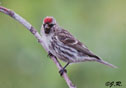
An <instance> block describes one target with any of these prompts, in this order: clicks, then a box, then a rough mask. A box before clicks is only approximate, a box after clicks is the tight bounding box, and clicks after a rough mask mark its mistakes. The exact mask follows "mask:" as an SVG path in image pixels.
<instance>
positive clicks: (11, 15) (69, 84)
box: [0, 6, 76, 88]
mask: <svg viewBox="0 0 126 88" xmlns="http://www.w3.org/2000/svg"><path fill="white" fill-rule="evenodd" d="M0 12H3V13H5V14H7V15H9V16H10V17H12V18H14V19H15V20H17V21H18V22H20V23H21V24H23V25H24V26H25V27H26V28H27V29H28V30H29V31H30V32H31V33H32V34H33V35H34V36H35V37H36V39H37V40H38V42H39V43H40V44H41V45H42V46H43V48H44V49H45V50H46V51H47V52H49V50H48V49H47V47H46V46H45V44H44V42H43V40H42V38H41V36H40V34H39V33H38V32H37V30H36V29H35V28H34V27H33V26H32V25H31V24H30V23H29V22H28V21H26V20H25V19H24V18H22V17H21V16H19V15H18V14H17V13H15V12H14V11H12V10H9V9H7V8H5V7H2V6H0ZM51 59H52V60H53V61H54V63H55V64H56V66H57V68H58V69H59V70H61V69H62V66H61V64H60V63H59V61H58V60H57V59H56V58H55V57H51ZM62 77H63V78H64V80H65V81H66V83H67V85H68V86H69V88H76V87H75V86H74V84H73V83H72V82H71V80H70V79H69V77H68V76H67V74H66V73H63V75H62Z"/></svg>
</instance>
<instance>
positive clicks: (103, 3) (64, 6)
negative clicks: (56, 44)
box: [0, 0, 126, 88]
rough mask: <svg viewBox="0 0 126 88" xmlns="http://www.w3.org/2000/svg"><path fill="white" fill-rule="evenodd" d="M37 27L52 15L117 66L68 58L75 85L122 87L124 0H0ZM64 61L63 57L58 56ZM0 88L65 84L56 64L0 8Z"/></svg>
mask: <svg viewBox="0 0 126 88" xmlns="http://www.w3.org/2000/svg"><path fill="white" fill-rule="evenodd" d="M0 2H1V4H0V5H2V6H5V7H7V8H9V9H11V10H13V11H15V12H16V13H18V14H20V15H21V16H22V17H24V18H25V19H26V20H27V21H29V22H30V23H31V24H32V25H33V26H35V27H36V29H37V30H38V31H40V27H41V24H42V20H43V18H44V17H45V16H53V17H55V18H56V20H57V22H58V23H59V25H60V26H61V27H63V28H65V29H68V31H70V32H71V33H72V34H73V35H74V36H76V38H78V39H79V40H81V41H82V42H84V43H85V44H86V45H87V46H88V48H89V49H90V50H92V51H93V52H94V53H96V54H97V55H98V56H100V57H102V58H103V59H104V60H106V61H108V62H110V63H112V64H114V65H116V66H118V69H112V68H110V67H107V66H105V65H102V64H99V63H96V62H85V63H79V64H72V65H70V66H69V67H67V70H68V75H69V77H70V79H71V80H72V81H73V83H74V84H75V85H76V86H77V87H78V88H109V87H108V86H105V83H106V82H107V81H110V82H111V81H114V82H117V81H121V82H122V86H121V87H116V86H114V87H113V88H126V69H125V68H126V0H0ZM61 63H62V64H63V65H64V64H65V63H63V62H61ZM0 88H68V86H67V85H66V83H65V81H64V79H63V78H62V77H60V75H59V73H58V69H57V67H56V65H55V64H54V63H53V61H52V60H51V59H49V58H48V57H47V53H46V52H45V50H44V49H43V48H42V47H41V45H40V44H39V43H38V42H37V40H36V38H35V37H34V36H33V35H32V34H31V33H30V32H29V31H28V30H27V29H26V28H25V27H24V26H22V25H21V24H20V23H18V22H17V21H15V20H14V19H12V18H10V17H9V16H7V15H5V14H3V13H0Z"/></svg>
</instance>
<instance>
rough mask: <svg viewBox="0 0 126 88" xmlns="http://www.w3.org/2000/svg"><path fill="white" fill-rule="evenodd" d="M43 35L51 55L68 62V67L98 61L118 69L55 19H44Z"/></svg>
mask: <svg viewBox="0 0 126 88" xmlns="http://www.w3.org/2000/svg"><path fill="white" fill-rule="evenodd" d="M41 34H42V38H43V40H44V43H45V44H46V47H47V48H48V49H49V50H50V51H49V55H53V56H55V57H56V58H59V59H61V60H63V61H65V62H67V65H69V63H77V62H84V61H96V62H100V63H102V64H105V65H108V66H110V67H114V68H115V67H116V66H114V65H112V64H110V63H108V62H106V61H104V60H102V59H101V58H100V57H98V56H96V55H95V54H93V53H92V52H91V51H90V50H89V49H88V48H87V47H86V46H85V45H84V44H83V43H81V42H80V41H79V40H77V39H76V38H75V37H74V36H73V35H71V34H70V33H69V32H68V31H67V30H64V29H63V28H61V27H59V26H58V24H57V23H56V20H55V19H54V18H53V17H46V18H45V19H44V21H43V26H42V30H41ZM67 65H66V66H67ZM66 66H64V68H63V69H62V70H61V71H60V74H61V75H62V74H63V72H64V71H66V70H65V68H66Z"/></svg>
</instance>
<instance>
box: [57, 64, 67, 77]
mask: <svg viewBox="0 0 126 88" xmlns="http://www.w3.org/2000/svg"><path fill="white" fill-rule="evenodd" d="M68 65H69V62H68V63H67V64H66V65H65V66H64V67H63V68H62V69H61V70H60V71H59V73H60V76H62V75H63V73H64V72H67V70H66V69H65V68H66V67H67V66H68Z"/></svg>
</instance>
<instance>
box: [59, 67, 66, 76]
mask: <svg viewBox="0 0 126 88" xmlns="http://www.w3.org/2000/svg"><path fill="white" fill-rule="evenodd" d="M64 72H65V73H67V70H66V69H65V68H62V69H61V70H60V71H59V73H60V76H62V75H63V73H64Z"/></svg>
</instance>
